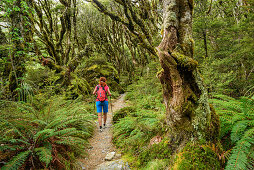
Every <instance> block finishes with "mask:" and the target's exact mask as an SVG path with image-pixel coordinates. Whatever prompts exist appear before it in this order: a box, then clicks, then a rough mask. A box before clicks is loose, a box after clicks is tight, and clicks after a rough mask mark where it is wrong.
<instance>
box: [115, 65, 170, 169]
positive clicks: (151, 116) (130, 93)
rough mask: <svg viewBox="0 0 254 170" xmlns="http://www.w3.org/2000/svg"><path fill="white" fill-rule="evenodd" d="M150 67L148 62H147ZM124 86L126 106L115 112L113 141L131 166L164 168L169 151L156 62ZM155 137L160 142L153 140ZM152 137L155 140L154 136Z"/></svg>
mask: <svg viewBox="0 0 254 170" xmlns="http://www.w3.org/2000/svg"><path fill="white" fill-rule="evenodd" d="M148 67H149V66H148ZM150 68H152V69H150V70H151V72H149V73H146V75H145V76H144V77H142V78H140V79H139V80H138V81H137V82H136V83H134V84H132V85H130V86H129V87H128V89H127V94H126V96H125V100H126V102H127V105H128V106H127V107H125V108H122V109H120V110H119V111H118V112H116V113H114V117H113V120H114V133H113V142H114V144H115V145H116V146H117V147H118V148H119V149H121V150H122V151H123V153H125V156H124V159H128V160H129V163H130V164H131V165H132V167H134V168H138V169H142V168H143V169H149V168H151V167H154V168H155V169H164V168H165V167H166V165H167V162H168V161H167V160H168V159H169V156H170V155H171V150H170V147H169V146H168V140H167V138H164V136H163V134H165V133H166V130H167V129H166V126H165V107H164V105H163V100H162V92H161V88H160V87H161V86H160V82H159V80H158V79H157V78H156V77H155V75H156V69H155V68H156V65H154V64H151V65H150ZM156 137H158V138H159V139H160V140H162V141H161V142H157V141H156ZM153 139H154V140H153Z"/></svg>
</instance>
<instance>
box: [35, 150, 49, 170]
mask: <svg viewBox="0 0 254 170" xmlns="http://www.w3.org/2000/svg"><path fill="white" fill-rule="evenodd" d="M34 151H35V153H36V155H38V156H39V159H40V161H42V162H44V163H45V164H46V167H48V165H49V163H50V162H51V160H52V147H50V148H46V147H40V148H35V149H34Z"/></svg>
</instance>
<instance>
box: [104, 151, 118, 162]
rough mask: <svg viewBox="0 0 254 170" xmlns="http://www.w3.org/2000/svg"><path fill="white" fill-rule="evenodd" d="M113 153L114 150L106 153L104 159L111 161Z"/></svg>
mask: <svg viewBox="0 0 254 170" xmlns="http://www.w3.org/2000/svg"><path fill="white" fill-rule="evenodd" d="M115 154H116V153H115V152H110V153H108V154H107V155H106V157H105V161H111V160H112V159H113V158H114V156H115Z"/></svg>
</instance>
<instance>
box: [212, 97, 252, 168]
mask: <svg viewBox="0 0 254 170" xmlns="http://www.w3.org/2000/svg"><path fill="white" fill-rule="evenodd" d="M211 102H212V103H213V104H214V105H215V107H216V111H217V113H218V114H219V116H220V120H221V136H220V138H221V140H222V144H223V145H224V149H225V150H231V155H230V157H229V159H228V162H227V166H226V169H251V167H253V163H252V160H253V159H254V154H253V153H254V152H253V151H254V150H253V149H254V124H253V121H254V110H253V106H254V98H253V97H252V98H246V97H242V98H241V99H239V100H236V99H234V98H232V97H229V96H225V95H217V96H214V98H213V99H211Z"/></svg>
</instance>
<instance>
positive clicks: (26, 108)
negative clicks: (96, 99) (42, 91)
mask: <svg viewBox="0 0 254 170" xmlns="http://www.w3.org/2000/svg"><path fill="white" fill-rule="evenodd" d="M33 102H34V103H30V104H28V103H24V102H10V101H0V112H1V115H0V133H1V134H2V135H1V136H0V143H1V146H0V162H1V163H2V165H0V167H1V166H3V167H2V169H28V168H33V169H45V168H49V169H59V168H62V169H76V168H77V167H78V166H80V165H78V164H77V162H76V161H77V158H79V157H83V156H84V150H85V148H86V146H87V145H88V141H87V139H88V138H89V137H90V136H91V135H92V132H93V127H94V125H93V122H94V121H93V120H94V115H93V114H91V113H90V112H89V111H87V109H86V107H85V106H84V105H83V101H82V100H81V98H77V99H76V100H64V98H63V97H59V96H58V97H56V96H55V97H52V98H50V99H44V100H41V99H40V97H39V96H38V98H37V99H35V100H33ZM39 103H40V104H39ZM37 104H38V105H37ZM34 106H37V107H34Z"/></svg>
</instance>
